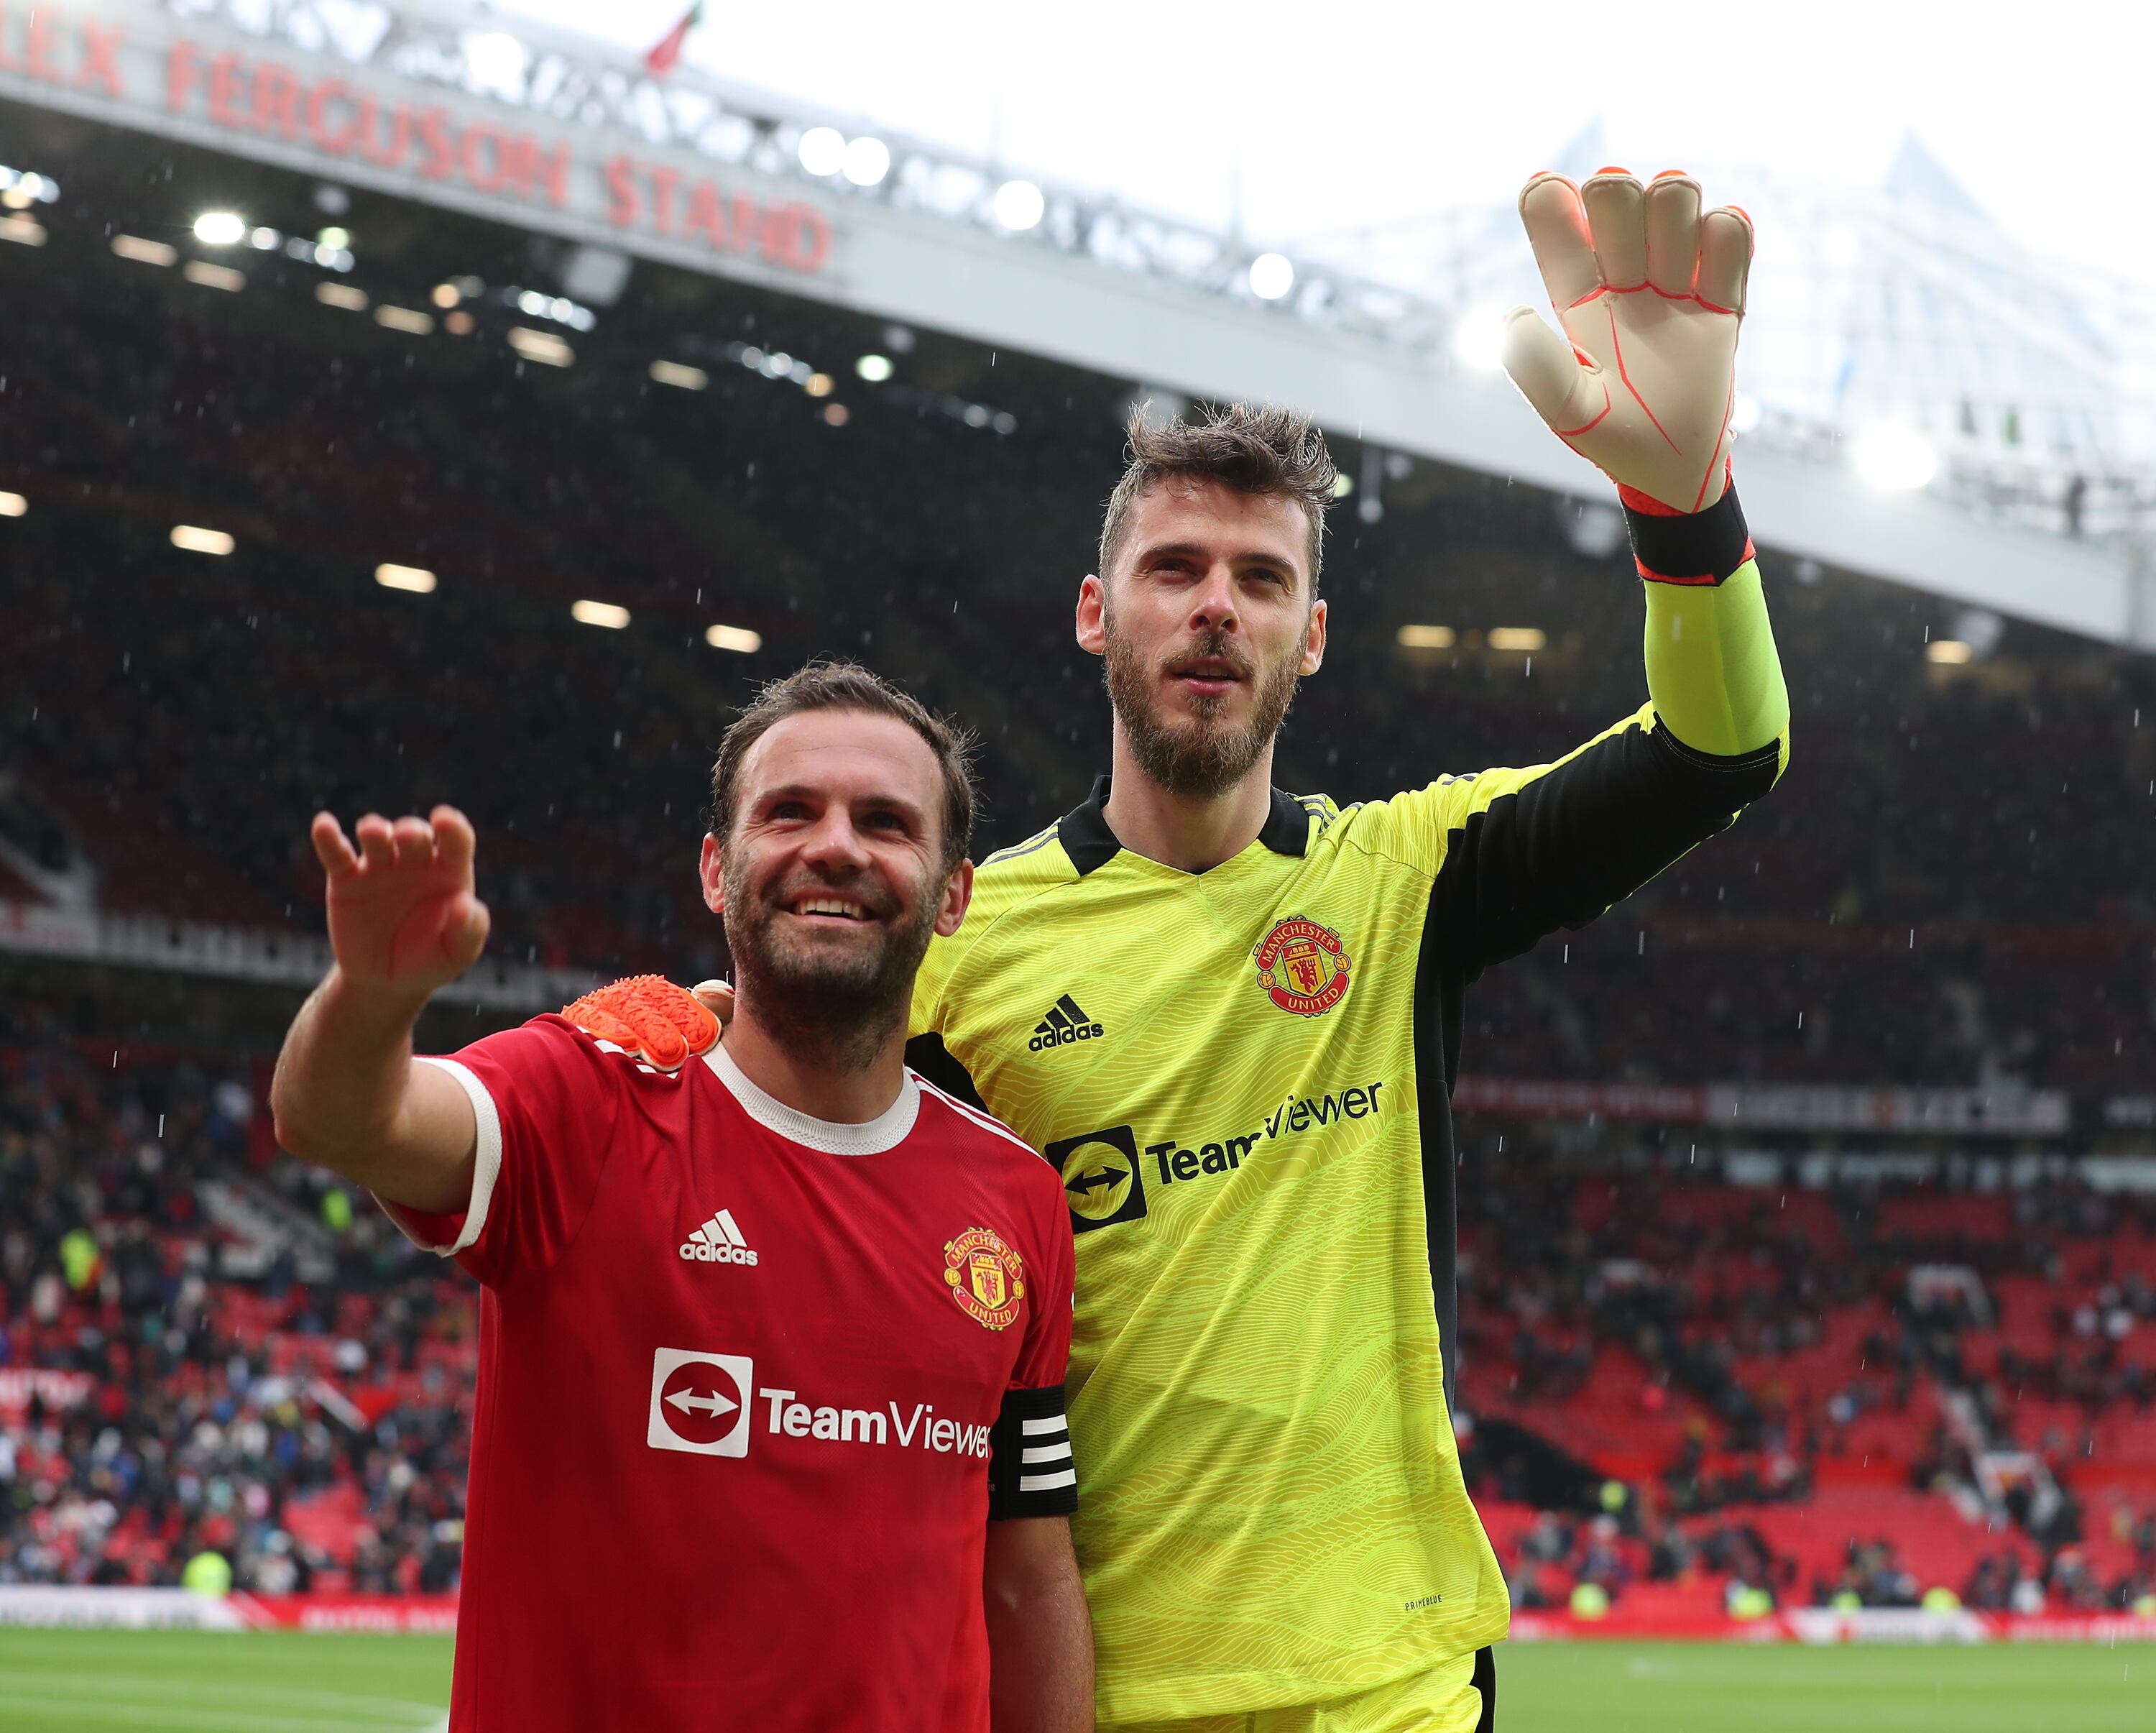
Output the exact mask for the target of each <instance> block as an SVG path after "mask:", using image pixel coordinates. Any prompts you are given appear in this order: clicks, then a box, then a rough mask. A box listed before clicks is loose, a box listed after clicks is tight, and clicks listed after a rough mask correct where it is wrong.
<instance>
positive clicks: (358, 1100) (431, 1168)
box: [269, 806, 487, 1211]
mask: <svg viewBox="0 0 2156 1733" xmlns="http://www.w3.org/2000/svg"><path fill="white" fill-rule="evenodd" d="M355 829H356V831H357V836H358V843H359V846H358V848H357V850H355V849H354V848H353V846H352V843H351V842H349V841H346V837H345V834H344V831H343V830H342V828H341V826H340V825H338V824H337V821H336V820H335V819H334V818H332V817H331V816H330V815H328V814H327V813H320V814H317V815H316V818H315V822H314V828H313V833H312V834H313V841H314V845H315V852H316V856H318V857H319V858H320V859H321V862H322V866H323V867H324V869H325V870H326V872H327V873H328V875H329V896H328V908H329V928H330V946H331V951H332V952H333V953H334V954H335V956H336V962H335V964H333V966H332V967H331V970H330V973H329V975H328V977H327V979H326V980H324V981H323V982H322V984H321V985H320V986H319V987H317V988H316V990H314V992H313V993H311V995H308V998H307V1002H306V1003H305V1005H302V1006H301V1007H300V1014H299V1016H297V1017H295V1019H294V1020H293V1022H292V1027H291V1030H290V1032H289V1033H288V1034H287V1035H286V1036H285V1046H284V1050H283V1052H280V1054H279V1055H278V1057H277V1072H276V1076H275V1079H274V1081H273V1082H271V1084H270V1089H269V1104H270V1110H271V1112H272V1113H273V1114H274V1115H275V1120H276V1128H277V1139H278V1141H279V1143H280V1144H282V1145H283V1146H284V1147H285V1149H288V1150H290V1152H291V1153H292V1154H295V1155H297V1156H299V1157H300V1158H301V1159H302V1160H308V1161H313V1162H316V1163H319V1164H320V1165H322V1166H324V1167H329V1168H333V1169H335V1170H336V1171H337V1172H339V1173H341V1174H343V1175H346V1177H347V1178H349V1179H352V1180H355V1181H357V1183H359V1184H360V1185H365V1186H367V1188H369V1189H370V1190H372V1191H373V1192H374V1193H375V1194H376V1195H377V1196H380V1197H382V1198H384V1199H386V1200H388V1201H391V1202H393V1203H398V1204H403V1205H405V1206H408V1207H410V1208H413V1209H416V1210H426V1211H446V1210H452V1209H455V1208H458V1207H460V1206H462V1204H463V1203H464V1201H465V1199H467V1198H468V1197H469V1196H470V1192H471V1185H472V1175H473V1165H474V1162H475V1157H476V1154H477V1148H478V1142H477V1139H478V1125H477V1121H476V1119H475V1117H474V1113H473V1108H472V1105H471V1103H470V1099H469V1098H467V1096H466V1095H465V1091H464V1090H463V1089H462V1088H460V1087H459V1085H458V1084H457V1082H455V1081H454V1079H453V1078H451V1077H449V1075H448V1074H447V1073H445V1072H441V1071H439V1070H437V1069H435V1068H434V1067H431V1066H425V1065H418V1064H415V1063H414V1062H413V1057H412V1026H413V1023H414V1022H415V1021H418V1016H419V1013H420V1011H421V1010H423V1008H424V1007H425V1005H426V1003H427V1000H428V999H429V997H430V996H431V995H433V994H434V991H435V990H436V989H438V988H439V987H442V986H444V985H447V984H448V983H449V981H452V980H455V979H456V977H457V976H458V975H459V974H463V973H464V971H465V969H467V968H469V967H470V964H472V962H473V961H474V960H475V959H476V958H477V957H478V955H479V954H480V949H481V948H482V947H483V946H484V945H485V943H486V930H487V913H486V907H485V904H484V903H482V902H480V901H479V900H478V899H477V898H476V897H475V896H474V895H473V894H472V888H473V879H472V848H473V837H472V830H471V825H470V823H469V821H467V820H466V819H465V816H464V815H463V814H462V813H460V812H458V811H457V810H455V809H454V808H453V807H448V806H438V807H436V808H435V809H434V813H433V815H432V817H431V819H430V820H429V819H418V818H403V819H399V820H398V821H397V822H396V824H395V825H392V824H390V822H389V821H388V820H386V819H383V818H381V817H379V816H377V815H374V814H372V813H370V814H369V815H367V817H365V818H363V819H362V820H360V821H359V823H358V825H357V826H356V827H355Z"/></svg>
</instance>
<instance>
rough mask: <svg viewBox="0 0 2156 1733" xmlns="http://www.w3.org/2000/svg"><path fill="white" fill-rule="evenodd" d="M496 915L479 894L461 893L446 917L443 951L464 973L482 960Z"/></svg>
mask: <svg viewBox="0 0 2156 1733" xmlns="http://www.w3.org/2000/svg"><path fill="white" fill-rule="evenodd" d="M493 925H494V917H493V916H492V915H491V914H490V913H488V912H487V907H486V905H485V903H484V902H480V900H479V898H478V897H467V896H458V897H452V898H451V899H450V901H449V908H448V909H447V910H446V911H445V912H444V915H443V917H442V955H443V957H444V959H445V960H446V961H447V962H449V964H451V965H452V966H453V967H454V968H455V969H456V970H457V972H458V973H459V974H462V973H463V972H464V971H465V969H469V968H470V967H471V966H472V964H475V963H476V962H477V961H479V954H480V952H481V951H483V950H485V949H486V935H487V933H488V932H489V931H490V929H491V928H492V927H493Z"/></svg>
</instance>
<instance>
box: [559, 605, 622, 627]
mask: <svg viewBox="0 0 2156 1733" xmlns="http://www.w3.org/2000/svg"><path fill="white" fill-rule="evenodd" d="M569 618H570V619H572V620H575V621H576V622H577V624H578V625H588V626H604V627H606V628H607V630H608V631H613V632H618V631H619V630H621V629H622V628H623V627H624V626H625V625H628V624H629V609H626V608H619V607H616V606H615V605H614V604H613V603H612V602H572V603H570V604H569Z"/></svg>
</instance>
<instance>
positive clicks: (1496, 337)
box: [1452, 307, 1508, 373]
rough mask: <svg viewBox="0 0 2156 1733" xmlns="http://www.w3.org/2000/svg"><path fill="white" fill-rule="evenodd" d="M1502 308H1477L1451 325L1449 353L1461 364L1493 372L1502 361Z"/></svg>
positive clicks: (1503, 312) (1503, 350)
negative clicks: (1450, 349) (1450, 347)
mask: <svg viewBox="0 0 2156 1733" xmlns="http://www.w3.org/2000/svg"><path fill="white" fill-rule="evenodd" d="M1507 311H1508V309H1507V308H1504V307H1478V308H1476V310H1475V311H1473V312H1471V313H1469V314H1468V315H1466V316H1465V317H1464V318H1462V319H1461V320H1460V322H1459V323H1458V324H1457V325H1455V326H1454V327H1452V352H1453V354H1454V355H1455V357H1458V359H1459V360H1460V363H1461V364H1462V365H1463V366H1466V367H1471V368H1474V369H1475V370H1476V372H1477V373H1494V372H1496V369H1497V368H1501V367H1502V366H1503V365H1504V364H1505V314H1506V312H1507Z"/></svg>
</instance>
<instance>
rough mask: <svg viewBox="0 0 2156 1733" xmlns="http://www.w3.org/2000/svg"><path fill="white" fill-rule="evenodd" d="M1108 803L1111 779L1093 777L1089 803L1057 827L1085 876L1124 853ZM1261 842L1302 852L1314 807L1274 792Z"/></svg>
mask: <svg viewBox="0 0 2156 1733" xmlns="http://www.w3.org/2000/svg"><path fill="white" fill-rule="evenodd" d="M1107 804H1108V779H1107V778H1106V776H1105V775H1101V776H1096V777H1095V778H1094V779H1093V792H1092V793H1091V794H1090V795H1087V796H1086V800H1085V804H1084V805H1081V806H1079V807H1078V808H1076V809H1075V810H1073V811H1071V812H1069V813H1066V814H1065V815H1064V817H1063V818H1062V820H1060V822H1059V823H1058V824H1057V825H1056V827H1055V837H1056V841H1059V842H1060V843H1061V844H1062V845H1063V852H1064V853H1065V854H1066V855H1068V856H1070V864H1071V865H1072V866H1075V867H1076V868H1077V869H1078V876H1079V877H1081V878H1083V877H1085V876H1086V874H1087V873H1089V872H1097V871H1098V870H1099V869H1100V868H1101V867H1103V866H1106V865H1107V864H1108V862H1109V861H1112V860H1114V859H1115V858H1116V856H1117V855H1119V854H1121V853H1122V849H1123V846H1122V843H1120V842H1118V841H1116V833H1115V832H1114V831H1111V830H1110V829H1109V828H1108V820H1107V816H1106V813H1105V811H1104V810H1103V809H1104V808H1105V807H1106V805H1107ZM1258 841H1260V842H1262V843H1263V844H1265V846H1266V847H1267V848H1269V849H1270V850H1271V851H1273V852H1274V853H1275V854H1276V855H1301V854H1303V853H1305V852H1306V851H1308V849H1309V846H1310V810H1309V808H1307V807H1306V806H1305V805H1303V804H1302V802H1301V801H1300V800H1296V798H1295V796H1294V795H1286V794H1282V793H1281V791H1280V789H1274V790H1273V791H1272V805H1271V808H1270V810H1269V811H1268V812H1267V813H1266V814H1265V825H1264V827H1263V828H1262V829H1261V830H1260V831H1259V832H1258Z"/></svg>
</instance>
